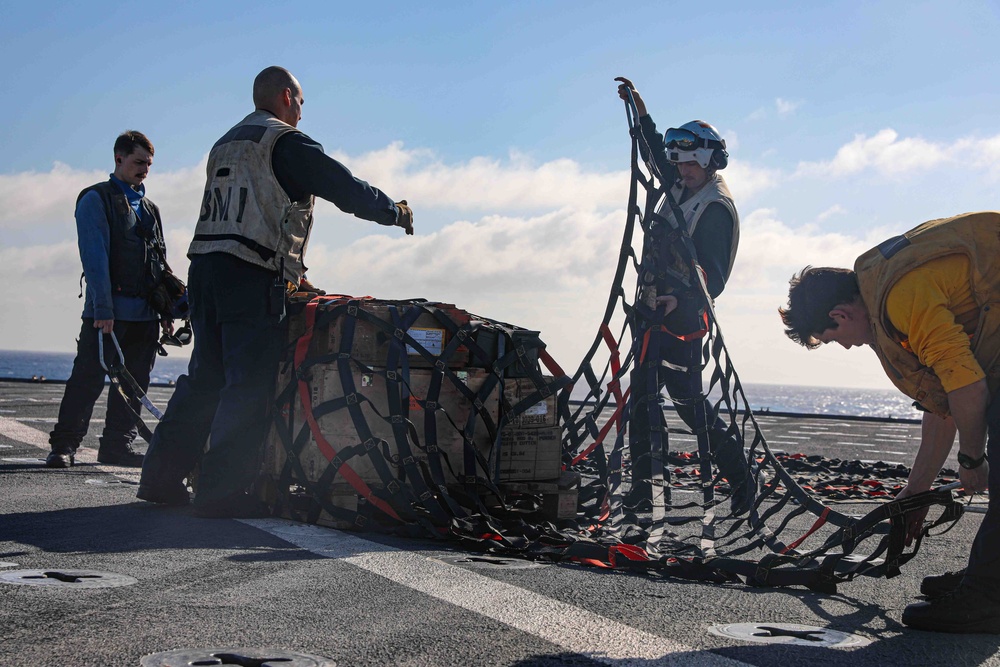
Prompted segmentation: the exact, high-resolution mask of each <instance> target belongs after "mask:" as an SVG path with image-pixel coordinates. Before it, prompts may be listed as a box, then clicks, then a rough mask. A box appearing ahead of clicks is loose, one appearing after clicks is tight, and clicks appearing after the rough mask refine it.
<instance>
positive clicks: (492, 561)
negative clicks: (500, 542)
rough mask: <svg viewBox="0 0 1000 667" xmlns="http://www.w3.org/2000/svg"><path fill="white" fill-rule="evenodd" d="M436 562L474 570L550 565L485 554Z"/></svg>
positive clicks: (447, 557)
mask: <svg viewBox="0 0 1000 667" xmlns="http://www.w3.org/2000/svg"><path fill="white" fill-rule="evenodd" d="M435 560H439V561H441V562H443V563H448V564H449V565H457V566H459V567H467V568H471V569H474V570H530V569H532V568H536V567H545V566H546V565H548V563H539V562H537V561H533V560H527V559H525V558H504V557H503V556H488V555H485V554H475V555H474V554H469V555H467V556H446V557H444V558H436V559H435Z"/></svg>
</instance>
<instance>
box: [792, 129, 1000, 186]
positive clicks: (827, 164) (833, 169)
mask: <svg viewBox="0 0 1000 667" xmlns="http://www.w3.org/2000/svg"><path fill="white" fill-rule="evenodd" d="M971 144H972V141H971V140H969V139H965V140H962V141H959V142H956V143H952V144H944V143H934V142H930V141H927V140H925V139H921V138H919V137H912V138H902V139H900V137H899V134H898V133H897V132H896V131H895V130H893V129H891V128H886V129H884V130H880V131H879V132H877V133H876V134H875V135H874V136H872V137H868V136H866V135H863V134H858V135H855V137H854V139H853V140H852V141H851V142H849V143H847V144H845V145H844V146H841V147H840V149H839V150H838V151H837V154H836V155H835V156H834V157H833V159H832V160H828V161H821V162H801V163H799V166H798V170H797V172H796V173H797V174H798V175H800V176H813V177H824V176H832V177H841V176H850V175H853V174H857V173H859V172H862V171H864V170H867V169H874V170H875V171H877V172H879V173H880V174H882V175H883V176H890V177H894V176H900V175H904V174H907V173H910V172H914V171H920V170H926V169H929V168H931V167H934V166H937V165H940V164H942V163H944V162H966V161H967V160H968V158H969V154H968V151H969V150H970V147H971ZM998 150H1000V148H998ZM980 155H982V153H980Z"/></svg>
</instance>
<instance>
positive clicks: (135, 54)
mask: <svg viewBox="0 0 1000 667" xmlns="http://www.w3.org/2000/svg"><path fill="white" fill-rule="evenodd" d="M8 5H10V6H7V7H5V9H4V12H3V14H4V20H3V22H2V23H0V56H2V57H3V62H4V63H5V65H6V67H4V68H3V70H2V72H0V84H2V86H3V89H4V90H7V91H8V95H9V97H10V99H9V103H8V104H6V105H3V106H2V107H0V122H2V125H3V127H4V128H5V130H4V132H3V148H4V150H3V153H2V158H0V274H5V277H7V278H8V279H10V280H23V279H24V274H26V273H27V274H31V275H32V280H33V282H35V283H36V284H37V285H38V287H37V289H36V293H40V294H44V295H45V297H46V298H45V303H44V304H39V303H38V302H37V301H36V300H33V299H32V298H26V297H23V296H19V295H9V294H8V295H5V296H3V297H0V299H2V300H3V301H2V302H0V307H2V308H3V309H4V311H5V312H14V313H25V314H27V312H29V311H30V312H31V314H32V316H31V317H25V318H17V317H15V318H9V317H8V318H5V322H4V323H3V324H0V349H55V350H59V349H62V350H69V349H71V348H72V341H73V337H74V335H75V329H76V328H77V326H78V320H77V319H76V318H78V311H79V307H80V304H79V302H78V301H77V300H76V299H75V297H76V293H77V290H76V278H75V277H78V275H79V268H78V266H79V265H78V260H75V254H74V253H75V234H74V230H73V224H72V207H73V201H74V199H75V195H76V193H77V192H78V191H79V189H80V188H82V187H84V186H86V185H88V184H89V183H91V182H93V181H94V180H96V179H100V178H102V177H103V175H104V174H106V173H107V171H108V170H110V166H111V155H110V153H111V150H110V146H111V144H112V143H113V140H114V137H115V136H116V135H117V134H118V133H119V132H120V131H121V130H122V129H125V128H126V127H130V128H135V129H140V130H142V131H143V132H145V133H147V134H148V135H149V136H150V137H151V139H152V140H153V142H154V144H155V145H156V148H157V151H156V161H155V164H154V166H153V172H152V174H151V176H150V178H149V180H148V181H147V186H148V189H149V194H150V197H151V198H152V199H153V200H154V201H156V202H157V203H158V204H160V206H161V208H162V209H163V210H164V213H165V215H166V216H167V220H166V224H167V226H168V228H170V233H171V235H172V236H171V237H170V242H171V252H172V257H173V258H174V260H175V263H177V264H181V265H182V266H183V257H182V255H183V250H184V247H185V245H186V241H187V240H188V239H189V238H190V234H191V232H192V230H193V211H194V210H196V208H197V202H198V199H199V191H200V188H201V186H202V184H203V183H202V182H201V181H202V178H203V177H202V172H201V171H200V169H203V163H202V161H203V159H204V157H205V155H206V153H207V151H208V149H209V148H210V147H211V145H212V143H214V141H215V140H216V139H217V138H218V137H219V136H220V135H221V134H222V133H223V132H225V130H226V129H228V128H229V127H230V126H231V125H233V124H234V123H235V122H237V121H238V120H239V119H240V118H241V117H242V116H243V115H245V114H246V113H247V112H248V111H249V110H250V103H249V98H250V84H251V82H252V79H253V77H254V75H255V74H256V73H257V72H258V71H259V70H260V69H262V68H263V67H265V66H267V65H271V64H280V65H283V66H286V67H288V68H289V69H290V70H292V72H293V73H295V74H296V76H297V77H298V79H299V80H300V81H301V83H302V85H303V89H304V96H305V107H304V109H303V120H302V123H301V124H300V129H302V130H304V131H305V132H307V133H308V134H310V135H311V136H313V137H314V138H315V139H317V140H319V141H320V142H322V143H323V145H324V146H325V147H326V149H327V151H328V152H329V153H331V154H332V155H334V156H336V157H338V158H339V159H342V160H343V161H344V162H345V163H346V164H347V165H348V166H349V167H350V168H351V169H352V170H354V171H355V173H356V174H357V175H358V176H359V177H361V178H364V179H366V180H369V181H370V182H372V183H373V184H374V185H376V186H378V187H381V188H383V189H384V190H386V192H388V193H389V194H390V196H392V197H394V198H395V199H402V198H406V199H408V200H409V201H410V203H411V204H412V205H413V207H414V210H415V213H416V225H417V230H418V236H417V237H416V238H414V239H409V240H407V239H403V238H400V237H399V236H398V235H394V234H393V232H392V231H391V230H390V231H387V230H385V229H381V228H378V227H376V226H374V225H369V224H366V223H363V222H360V221H356V220H354V219H352V218H349V217H347V216H344V215H343V214H340V213H339V212H337V211H336V210H335V209H334V208H333V207H332V206H321V207H320V209H319V213H318V216H317V220H318V222H319V223H320V224H319V225H318V228H317V232H316V234H315V235H314V241H313V247H312V248H311V249H310V252H311V254H312V257H311V262H310V264H311V267H312V271H313V273H312V277H314V278H319V279H320V280H317V282H320V283H325V284H324V286H325V287H327V288H328V289H332V290H336V291H352V292H355V293H369V294H375V295H376V296H385V297H387V298H389V297H401V296H423V297H426V298H431V299H441V300H454V301H455V302H456V303H458V304H459V305H462V306H465V307H466V308H468V309H470V310H474V311H476V312H479V313H481V314H483V315H486V316H493V317H497V318H499V319H507V320H508V321H512V322H515V323H518V324H522V325H523V326H527V327H532V328H541V329H542V331H543V337H545V338H546V340H549V341H550V347H551V348H552V349H553V350H555V351H557V352H560V353H561V356H562V359H561V363H562V364H563V365H564V366H567V367H572V366H574V365H575V363H576V361H577V360H578V357H579V354H580V353H581V352H582V350H583V349H585V348H586V347H587V345H588V344H589V342H590V339H591V336H592V331H593V327H594V326H595V325H596V321H595V320H594V318H596V317H599V311H600V310H602V309H603V302H604V299H605V297H606V294H607V289H608V285H607V284H606V278H607V275H606V273H607V270H610V268H611V267H610V266H607V265H608V264H609V263H610V262H613V252H611V251H610V250H609V249H612V250H613V247H614V246H616V245H617V237H616V233H617V230H618V229H620V226H621V222H622V220H623V216H624V214H623V206H624V202H625V198H626V196H627V189H626V188H627V182H626V181H625V178H624V171H625V170H626V169H627V166H628V163H627V161H628V150H629V144H628V137H627V134H626V125H625V118H624V112H623V108H622V105H621V103H620V101H619V100H618V99H617V97H616V95H615V86H614V83H613V81H612V79H613V78H614V77H615V76H618V75H626V76H629V77H630V78H631V79H632V80H633V81H634V82H635V83H636V85H637V86H638V88H639V89H640V91H641V92H642V94H643V96H644V97H645V99H646V102H647V105H648V107H649V109H650V112H651V114H652V115H653V117H654V118H655V119H656V120H657V122H658V124H659V125H660V127H661V128H665V127H669V126H670V125H678V124H681V123H683V122H686V121H688V120H691V119H693V118H702V119H705V120H708V121H710V122H712V123H713V124H714V125H716V126H717V127H718V128H719V129H720V131H722V133H723V135H724V136H725V137H726V138H727V140H728V141H729V145H730V152H731V154H732V166H731V167H730V169H728V170H727V171H726V172H724V175H725V176H726V177H727V179H728V180H729V182H730V185H731V186H732V188H733V190H734V192H735V194H736V196H737V205H738V207H739V209H740V214H741V218H742V220H743V242H742V244H741V249H740V255H739V257H738V259H737V265H736V269H735V273H734V278H733V282H732V283H731V284H730V287H729V288H728V289H727V291H726V293H725V294H724V295H723V296H722V298H721V299H720V303H719V313H720V318H721V319H722V323H723V327H724V330H725V331H726V336H727V341H729V343H730V346H731V347H732V348H733V354H734V360H735V362H736V364H737V368H742V369H744V370H743V371H742V374H743V375H744V379H745V380H748V381H756V382H783V383H789V382H794V383H800V384H822V383H823V382H824V381H829V382H831V383H834V384H839V385H844V386H887V382H886V381H885V380H884V379H883V378H881V374H880V371H879V370H878V368H877V365H876V364H875V362H874V359H873V358H867V356H866V353H864V352H857V351H854V352H853V353H845V352H842V351H840V352H838V351H834V350H823V351H821V352H813V353H810V354H808V355H806V353H805V352H804V351H802V350H797V349H796V348H795V347H794V346H793V345H792V344H791V343H789V342H787V341H784V340H783V337H782V336H781V332H780V326H779V324H778V322H777V317H776V316H775V315H774V311H775V309H776V308H777V306H778V305H780V304H781V303H782V302H783V300H784V294H783V290H784V283H787V278H788V277H789V276H790V275H791V273H792V272H793V271H795V270H797V268H800V267H801V265H804V264H806V263H810V264H842V265H843V264H847V263H849V262H850V261H851V259H852V258H853V256H854V255H856V254H859V253H860V252H862V251H863V250H864V249H866V248H867V247H868V246H870V245H872V243H873V242H877V240H880V238H879V235H880V234H881V235H883V236H887V235H890V234H894V233H898V232H900V231H903V230H905V229H907V228H909V227H912V226H915V225H916V224H918V223H919V222H922V221H923V220H926V219H930V218H935V217H942V216H946V215H952V214H955V213H958V212H962V211H967V210H977V209H994V208H998V206H997V204H996V203H995V200H996V197H995V195H994V193H995V191H996V189H997V185H998V181H1000V165H998V162H997V160H998V159H1000V115H998V114H997V108H998V106H1000V86H998V84H997V80H998V77H997V72H996V66H995V64H994V63H995V62H996V60H997V59H996V54H995V40H996V35H997V34H1000V30H998V28H1000V25H998V23H1000V10H998V7H997V4H996V3H995V2H994V3H988V2H961V1H959V2H947V3H946V2H925V3H919V2H917V3H913V2H887V3H848V2H828V3H778V2H761V3H742V2H741V3H737V2H714V3H703V4H697V3H628V4H625V5H619V3H596V2H579V1H578V2H531V3H528V2H512V3H477V2H465V3H450V2H437V3H428V6H426V7H422V6H420V5H419V4H417V3H402V2H373V3H365V4H364V5H363V6H362V5H361V4H360V3H351V4H347V3H335V2H334V3H329V2H324V3H319V2H298V3H284V4H278V3H262V2H255V1H252V0H251V1H245V2H240V3H235V2H208V3H194V2H173V3H148V4H143V5H139V4H124V3H101V2H97V3H94V2H92V3H53V2H35V3H18V4H16V5H14V4H13V3H8ZM366 253H368V254H366ZM473 256H474V257H475V260H476V261H470V257H473ZM74 261H76V262H77V264H76V265H75V266H74V264H73V262H74ZM401 274H402V275H401ZM74 276H75V277H74ZM602 281H605V282H602ZM401 286H405V289H402V288H401ZM14 322H17V324H14ZM546 334H547V335H546ZM741 354H742V356H743V358H744V359H746V361H745V362H743V363H741Z"/></svg>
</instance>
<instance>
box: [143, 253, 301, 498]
mask: <svg viewBox="0 0 1000 667" xmlns="http://www.w3.org/2000/svg"><path fill="white" fill-rule="evenodd" d="M273 282H274V273H272V272H270V271H268V270H266V269H264V268H262V267H257V266H253V265H251V264H249V263H247V262H244V261H242V260H240V259H237V258H236V257H234V256H232V255H229V254H225V253H211V254H208V255H196V256H195V257H193V258H192V259H191V268H190V271H189V274H188V298H189V301H190V307H191V329H192V331H193V333H194V350H193V352H192V354H191V362H190V364H189V365H188V372H187V374H186V375H182V376H180V378H178V380H177V388H176V389H175V391H174V395H173V396H172V397H171V399H170V403H169V404H168V405H167V409H166V412H165V413H164V415H163V419H162V420H161V421H160V424H159V425H158V426H157V428H156V431H155V432H154V433H153V442H152V443H151V444H150V446H149V449H148V450H147V452H146V457H145V459H144V462H143V466H142V480H141V482H142V483H143V484H149V485H155V486H168V485H174V484H177V483H179V482H181V481H182V480H183V479H184V478H185V477H187V476H188V474H189V473H190V472H191V471H192V470H193V469H194V467H195V466H196V465H197V464H198V463H199V462H200V463H201V470H200V474H199V477H198V491H197V494H196V496H195V504H196V505H204V504H210V503H213V502H217V501H220V500H224V499H225V498H227V497H229V496H231V495H233V494H237V493H240V492H243V491H245V490H247V489H248V488H249V487H250V486H251V485H252V483H253V482H254V480H255V479H256V476H257V471H258V469H259V463H260V454H261V449H262V446H263V444H264V438H265V437H266V435H267V432H268V429H269V428H270V423H271V422H270V419H271V405H272V403H273V395H274V384H275V381H276V377H277V370H278V362H279V361H280V359H281V355H282V353H283V350H284V347H285V335H286V331H285V328H286V323H285V322H284V321H282V320H280V319H279V316H278V315H274V314H271V313H269V312H268V304H267V295H268V291H269V289H270V287H271V285H272V284H273ZM206 443H208V444H209V448H208V451H207V452H206V451H205V445H206Z"/></svg>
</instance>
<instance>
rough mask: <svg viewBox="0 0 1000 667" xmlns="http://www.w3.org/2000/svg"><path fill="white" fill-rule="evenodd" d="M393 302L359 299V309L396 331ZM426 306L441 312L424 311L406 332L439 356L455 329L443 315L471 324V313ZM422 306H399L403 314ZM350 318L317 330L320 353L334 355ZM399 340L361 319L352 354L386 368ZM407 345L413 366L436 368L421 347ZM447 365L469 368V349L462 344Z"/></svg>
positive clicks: (358, 322)
mask: <svg viewBox="0 0 1000 667" xmlns="http://www.w3.org/2000/svg"><path fill="white" fill-rule="evenodd" d="M393 305H394V304H392V303H391V302H384V301H371V302H359V303H358V308H359V309H361V310H363V311H365V312H366V313H369V314H371V315H374V316H375V317H377V318H378V319H379V320H381V321H383V322H385V323H387V324H389V325H391V326H392V327H393V328H392V330H390V331H392V332H394V331H395V329H396V327H395V324H394V323H393V316H392V312H391V310H390V307H391V306H393ZM426 305H427V306H428V307H430V306H433V307H435V308H436V309H438V310H439V311H440V313H439V315H435V314H432V313H427V312H425V313H421V314H420V315H419V316H418V317H417V319H416V321H415V322H414V323H413V324H412V325H411V326H410V327H409V328H408V329H407V330H406V333H407V334H409V336H410V338H412V339H413V341H414V343H416V345H418V346H419V347H421V348H423V349H424V350H426V351H427V352H429V353H430V354H431V355H433V356H435V357H436V356H440V354H441V353H442V352H443V351H444V349H445V347H446V346H447V345H448V343H450V342H451V336H452V334H451V332H450V331H449V330H448V328H447V327H446V326H445V324H444V322H442V321H441V320H440V319H439V317H447V318H448V319H450V320H451V321H452V322H454V323H455V324H457V325H458V326H462V325H464V324H467V323H468V322H469V321H470V319H471V317H470V315H469V313H467V312H465V311H464V310H461V309H458V308H456V307H455V306H454V305H452V304H426ZM419 307H420V306H415V305H413V304H406V303H401V304H398V305H396V308H397V310H398V313H399V314H400V315H403V314H405V313H407V311H408V310H409V309H410V308H419ZM348 317H350V316H349V315H347V314H345V315H344V316H342V317H338V318H336V319H334V320H333V321H331V322H330V323H329V324H328V325H326V326H324V327H322V328H321V329H320V330H318V331H317V332H316V334H315V338H316V341H315V343H314V345H315V347H314V349H315V350H316V353H317V354H330V353H337V352H339V351H340V346H341V342H342V340H343V337H344V333H345V332H344V325H345V324H346V322H347V318H348ZM395 340H396V335H395V333H390V332H388V331H385V330H383V329H382V328H379V327H378V326H377V325H375V324H372V323H371V322H368V321H366V320H364V319H361V318H358V319H356V320H355V323H354V334H353V339H352V344H351V357H352V358H354V359H356V360H357V361H359V362H360V363H362V364H365V365H366V366H372V367H374V368H385V367H386V364H387V361H388V356H389V349H390V345H392V344H394V342H395ZM400 341H402V339H400ZM403 344H405V349H406V360H407V363H408V364H409V366H410V368H433V367H434V366H435V363H436V360H434V359H428V358H427V357H425V356H423V355H422V354H421V353H420V350H419V348H418V347H416V346H415V345H412V344H410V343H409V342H405V343H403ZM402 361H403V356H402V355H400V357H399V364H398V365H399V366H401V365H402ZM446 364H447V366H448V367H449V368H465V367H466V366H468V365H469V350H468V348H466V347H464V346H459V347H458V348H457V349H456V350H455V351H454V352H453V353H452V355H451V356H450V357H449V358H448V360H447V362H446Z"/></svg>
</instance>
